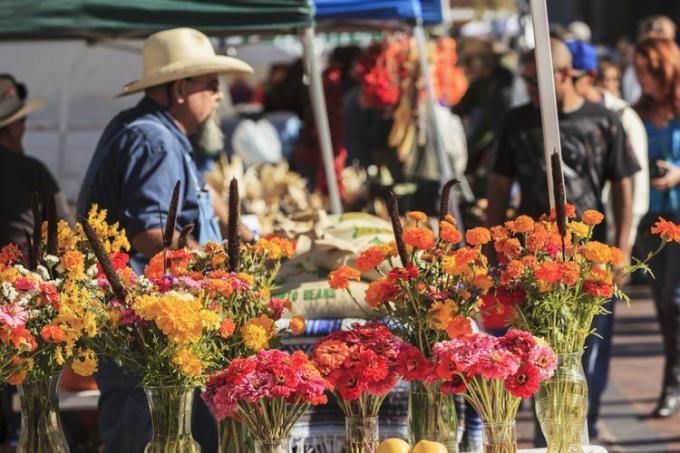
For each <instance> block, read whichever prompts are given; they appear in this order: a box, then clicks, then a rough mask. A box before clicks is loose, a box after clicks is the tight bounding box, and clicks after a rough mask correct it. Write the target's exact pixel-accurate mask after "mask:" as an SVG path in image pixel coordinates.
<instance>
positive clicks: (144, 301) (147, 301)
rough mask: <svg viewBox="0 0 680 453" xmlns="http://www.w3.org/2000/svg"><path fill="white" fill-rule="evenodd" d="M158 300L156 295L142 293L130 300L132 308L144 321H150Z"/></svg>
mask: <svg viewBox="0 0 680 453" xmlns="http://www.w3.org/2000/svg"><path fill="white" fill-rule="evenodd" d="M159 301H160V298H159V297H158V296H152V295H147V294H143V295H141V296H139V297H136V298H135V300H134V301H133V302H132V309H133V310H134V311H135V313H136V314H137V316H139V317H140V318H142V319H143V320H145V321H151V319H153V315H152V313H153V312H154V311H155V310H156V305H157V304H158V302H159Z"/></svg>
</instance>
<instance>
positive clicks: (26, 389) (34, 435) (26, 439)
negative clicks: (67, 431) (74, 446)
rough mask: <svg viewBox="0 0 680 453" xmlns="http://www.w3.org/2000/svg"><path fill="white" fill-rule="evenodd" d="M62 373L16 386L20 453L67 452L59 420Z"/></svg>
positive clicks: (18, 448) (18, 449)
mask: <svg viewBox="0 0 680 453" xmlns="http://www.w3.org/2000/svg"><path fill="white" fill-rule="evenodd" d="M60 383H61V371H60V372H58V373H55V374H53V375H52V376H49V377H47V378H44V379H35V380H27V381H25V382H24V383H23V384H21V385H19V389H18V390H19V400H20V403H21V431H20V433H19V444H18V447H17V452H19V453H43V452H46V451H49V452H51V453H65V452H66V453H67V452H68V451H69V448H68V443H67V442H66V437H65V436H64V430H63V429H62V427H61V417H60V416H59V385H60Z"/></svg>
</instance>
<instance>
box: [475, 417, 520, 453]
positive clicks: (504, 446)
mask: <svg viewBox="0 0 680 453" xmlns="http://www.w3.org/2000/svg"><path fill="white" fill-rule="evenodd" d="M482 430H483V432H484V450H483V451H484V453H516V452H517V430H516V428H515V423H514V422H512V423H483V424H482Z"/></svg>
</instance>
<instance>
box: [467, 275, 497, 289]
mask: <svg viewBox="0 0 680 453" xmlns="http://www.w3.org/2000/svg"><path fill="white" fill-rule="evenodd" d="M472 283H473V284H474V285H475V286H476V287H477V288H479V289H481V290H482V291H483V292H486V291H488V290H489V288H491V287H492V286H493V279H492V278H491V277H490V276H488V275H487V274H477V275H475V278H474V280H473V282H472Z"/></svg>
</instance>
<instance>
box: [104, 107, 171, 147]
mask: <svg viewBox="0 0 680 453" xmlns="http://www.w3.org/2000/svg"><path fill="white" fill-rule="evenodd" d="M104 137H108V138H107V140H106V141H107V142H109V143H110V144H112V145H114V146H115V147H118V148H119V149H128V150H129V151H136V152H167V151H169V150H171V149H173V148H174V147H175V146H176V138H175V136H174V135H173V132H172V131H171V130H170V128H169V127H168V125H167V124H166V122H165V121H164V119H163V118H162V117H161V115H160V114H159V113H158V112H143V111H139V110H138V109H135V108H133V109H129V110H126V111H123V112H121V113H119V114H118V115H117V116H116V117H115V118H113V119H112V120H111V122H110V123H109V125H108V126H107V128H106V130H105V132H104V135H103V138H104Z"/></svg>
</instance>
